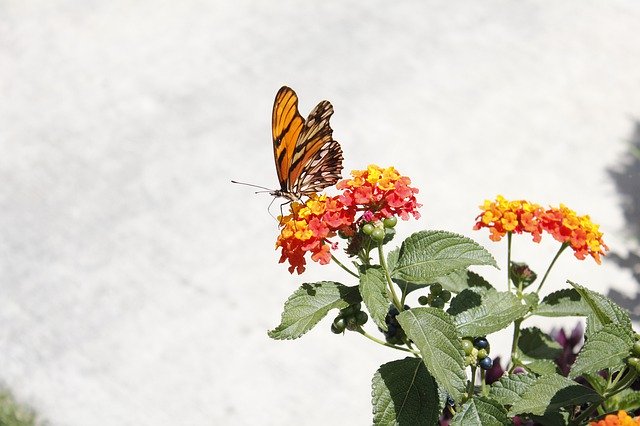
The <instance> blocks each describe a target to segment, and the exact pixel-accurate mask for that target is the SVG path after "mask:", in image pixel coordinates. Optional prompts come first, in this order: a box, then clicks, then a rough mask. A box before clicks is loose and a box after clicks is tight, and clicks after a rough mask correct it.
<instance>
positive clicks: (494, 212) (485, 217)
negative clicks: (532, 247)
mask: <svg viewBox="0 0 640 426" xmlns="http://www.w3.org/2000/svg"><path fill="white" fill-rule="evenodd" d="M480 208H481V209H482V210H483V213H481V214H480V215H478V217H476V224H475V226H474V227H473V229H475V230H478V229H480V228H489V232H490V233H491V235H490V236H489V238H490V239H491V240H492V241H500V240H501V239H502V237H504V236H505V235H506V234H507V232H511V233H516V234H522V233H523V232H528V233H530V234H531V235H532V236H533V241H535V242H536V243H537V242H540V239H541V238H542V227H541V226H540V221H539V220H538V217H539V216H540V214H541V213H542V211H543V210H542V207H540V206H539V205H538V204H533V203H530V202H528V201H525V200H518V201H509V200H507V199H505V198H504V197H503V196H502V195H498V196H497V197H496V200H495V201H489V200H485V202H484V204H483V205H482V206H480Z"/></svg>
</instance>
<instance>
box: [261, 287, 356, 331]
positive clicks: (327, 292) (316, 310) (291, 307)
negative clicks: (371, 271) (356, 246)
mask: <svg viewBox="0 0 640 426" xmlns="http://www.w3.org/2000/svg"><path fill="white" fill-rule="evenodd" d="M361 300H362V298H361V297H360V293H359V292H358V287H347V286H344V285H342V284H340V283H337V282H333V281H321V282H318V283H314V284H308V283H307V284H302V286H301V287H300V288H299V289H297V290H296V291H295V292H294V293H293V294H292V295H291V296H290V297H289V299H288V300H287V301H286V302H285V304H284V311H283V312H282V319H281V320H280V325H278V326H277V327H276V328H275V329H273V330H271V331H269V332H268V334H269V337H271V338H272V339H276V340H283V339H297V338H298V337H300V336H302V335H303V334H304V333H306V332H307V331H309V330H311V329H312V328H313V327H314V326H315V325H316V324H317V323H318V322H319V321H320V320H321V319H322V318H324V316H325V315H327V313H328V312H329V311H330V310H331V309H335V308H337V309H342V308H346V307H347V306H349V305H353V304H355V303H358V302H360V301H361Z"/></svg>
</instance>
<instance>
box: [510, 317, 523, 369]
mask: <svg viewBox="0 0 640 426" xmlns="http://www.w3.org/2000/svg"><path fill="white" fill-rule="evenodd" d="M520 324H522V318H520V319H517V320H515V321H514V322H513V341H512V342H511V360H510V361H509V373H513V369H514V368H516V363H515V362H514V360H515V359H516V357H517V356H518V340H519V339H520Z"/></svg>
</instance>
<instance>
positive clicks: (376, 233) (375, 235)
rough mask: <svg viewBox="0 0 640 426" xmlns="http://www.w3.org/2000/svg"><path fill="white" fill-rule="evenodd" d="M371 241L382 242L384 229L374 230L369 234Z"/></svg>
mask: <svg viewBox="0 0 640 426" xmlns="http://www.w3.org/2000/svg"><path fill="white" fill-rule="evenodd" d="M371 239H372V240H373V241H377V242H382V240H384V229H382V228H376V229H374V230H373V232H371Z"/></svg>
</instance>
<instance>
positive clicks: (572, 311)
mask: <svg viewBox="0 0 640 426" xmlns="http://www.w3.org/2000/svg"><path fill="white" fill-rule="evenodd" d="M590 312H591V308H589V305H587V303H586V302H585V301H584V300H582V297H581V296H580V293H578V291H577V290H576V289H575V288H565V289H563V290H558V291H555V292H553V293H551V294H549V295H547V296H546V297H545V298H544V299H542V302H541V303H540V304H539V305H538V307H537V309H536V310H534V311H533V314H534V315H539V316H542V317H572V316H573V317H576V316H587V315H588V314H589V313H590Z"/></svg>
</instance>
